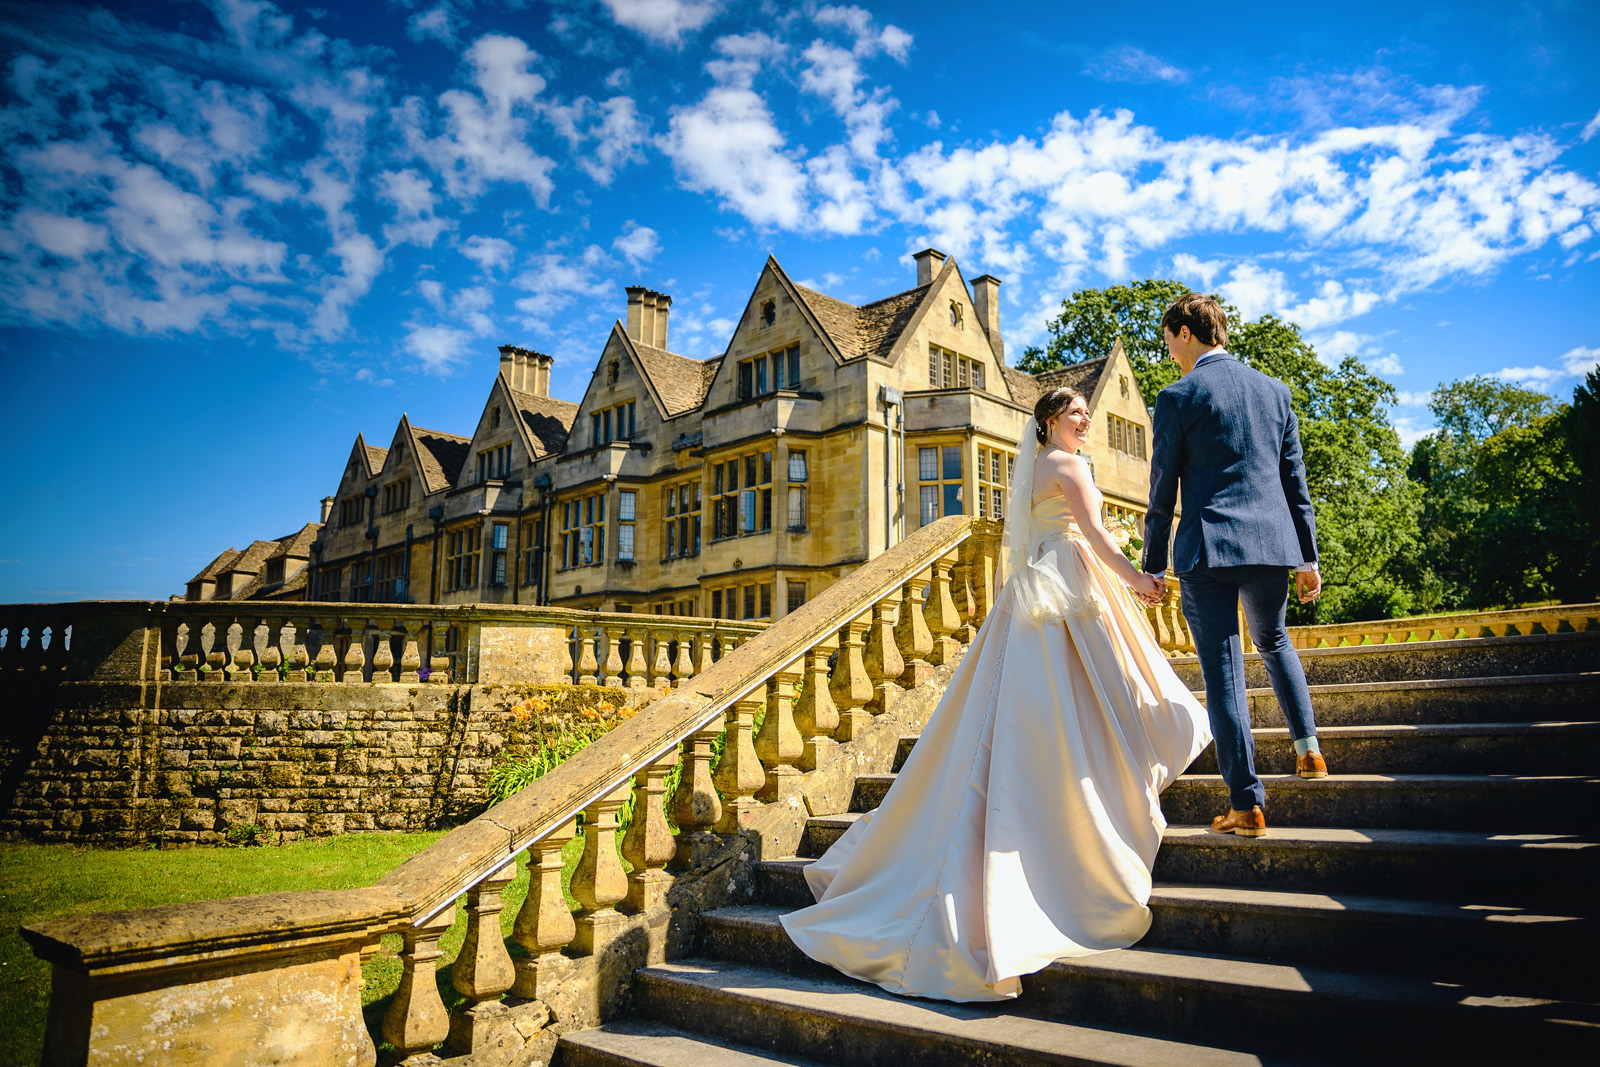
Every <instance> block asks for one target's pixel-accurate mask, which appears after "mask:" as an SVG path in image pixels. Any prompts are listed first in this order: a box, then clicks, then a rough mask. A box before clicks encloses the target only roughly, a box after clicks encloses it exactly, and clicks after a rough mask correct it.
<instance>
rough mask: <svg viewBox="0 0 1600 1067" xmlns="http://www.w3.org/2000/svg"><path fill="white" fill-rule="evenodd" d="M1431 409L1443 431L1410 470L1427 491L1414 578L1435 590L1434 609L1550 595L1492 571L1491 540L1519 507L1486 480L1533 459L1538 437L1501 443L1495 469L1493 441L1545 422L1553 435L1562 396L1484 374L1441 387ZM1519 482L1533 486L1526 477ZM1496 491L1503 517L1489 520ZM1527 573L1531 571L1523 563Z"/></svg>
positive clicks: (1543, 427) (1430, 602)
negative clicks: (1513, 459)
mask: <svg viewBox="0 0 1600 1067" xmlns="http://www.w3.org/2000/svg"><path fill="white" fill-rule="evenodd" d="M1428 407H1429V410H1431V411H1432V412H1433V414H1434V417H1435V418H1436V419H1438V421H1439V429H1438V431H1437V432H1436V433H1434V434H1432V435H1430V436H1428V437H1425V438H1423V439H1422V440H1420V441H1418V442H1417V443H1416V445H1415V446H1413V448H1412V451H1411V463H1410V470H1409V473H1410V475H1411V477H1412V479H1413V480H1415V481H1416V482H1418V483H1419V484H1420V485H1421V486H1422V487H1423V490H1424V493H1423V505H1422V516H1421V529H1422V539H1421V542H1420V544H1419V547H1418V551H1417V553H1416V554H1415V556H1414V558H1413V559H1412V560H1411V561H1410V562H1409V567H1408V568H1407V569H1408V571H1409V576H1410V578H1411V584H1412V585H1413V587H1415V588H1419V589H1426V590H1429V591H1430V595H1429V596H1427V597H1426V598H1425V600H1426V606H1427V607H1429V608H1438V607H1448V608H1456V607H1484V606H1488V605H1491V604H1500V603H1507V602H1509V601H1510V600H1516V599H1525V598H1527V597H1528V596H1534V597H1538V596H1540V595H1546V596H1547V595H1549V594H1548V591H1546V592H1545V593H1543V594H1540V593H1537V592H1535V588H1536V587H1538V588H1543V586H1542V585H1540V584H1539V582H1537V581H1534V580H1533V579H1527V580H1519V581H1518V582H1515V583H1508V582H1507V581H1505V580H1502V579H1501V578H1500V577H1496V576H1491V575H1490V573H1489V571H1488V570H1486V569H1485V566H1486V563H1487V561H1488V559H1489V555H1490V554H1489V552H1488V549H1487V546H1486V544H1485V542H1484V540H1483V539H1484V538H1485V537H1496V538H1498V537H1500V536H1501V535H1502V534H1503V533H1504V532H1505V528H1504V527H1503V525H1502V524H1503V523H1504V522H1506V521H1508V517H1509V516H1510V515H1511V514H1512V513H1513V512H1514V511H1515V510H1516V508H1515V507H1514V506H1513V505H1512V504H1511V503H1510V499H1509V498H1508V497H1506V496H1505V495H1504V494H1503V493H1501V494H1498V495H1497V494H1496V493H1495V492H1494V488H1495V487H1493V486H1490V485H1488V484H1486V482H1485V479H1486V478H1491V477H1492V478H1499V477H1505V476H1506V475H1507V474H1508V473H1509V468H1508V464H1509V463H1510V460H1509V459H1508V457H1509V456H1511V455H1512V454H1522V455H1524V456H1525V457H1526V456H1527V454H1528V449H1529V447H1530V442H1529V441H1528V440H1527V439H1525V438H1524V437H1522V436H1521V435H1520V434H1519V435H1518V436H1517V439H1516V441H1515V442H1513V441H1512V440H1511V439H1509V438H1508V439H1505V440H1503V441H1501V443H1500V444H1499V445H1497V446H1496V447H1497V452H1496V459H1495V462H1494V464H1493V466H1494V473H1493V474H1491V473H1490V472H1489V470H1488V469H1487V468H1486V467H1485V466H1484V463H1483V458H1484V457H1483V449H1484V446H1485V443H1486V442H1488V441H1490V440H1494V439H1497V438H1501V437H1502V436H1503V435H1505V434H1507V433H1509V432H1512V431H1521V430H1525V429H1528V428H1530V427H1534V426H1538V427H1540V429H1539V431H1538V435H1544V434H1546V433H1548V432H1549V431H1550V430H1551V429H1552V428H1553V426H1554V424H1552V423H1549V422H1548V421H1546V420H1548V419H1549V417H1550V416H1552V415H1553V414H1554V413H1555V410H1556V406H1555V402H1554V401H1553V400H1552V399H1551V398H1550V397H1548V396H1546V395H1545V394H1544V393H1540V392H1537V391H1535V390H1532V389H1524V388H1523V387H1521V386H1519V385H1514V384H1512V383H1511V382H1507V381H1502V380H1501V379H1499V378H1494V377H1491V376H1489V375H1478V376H1477V377H1473V378H1466V379H1463V380H1461V381H1457V382H1451V383H1450V384H1448V385H1442V386H1440V387H1439V388H1438V389H1436V390H1434V393H1433V398H1432V400H1431V401H1430V402H1429V404H1428ZM1516 484H1517V485H1518V486H1519V487H1520V488H1521V489H1522V490H1526V489H1527V488H1528V483H1527V482H1526V481H1518V482H1517V483H1516ZM1491 497H1492V498H1493V499H1494V500H1495V501H1496V503H1495V505H1494V506H1495V507H1496V508H1497V513H1498V515H1499V518H1497V519H1496V520H1495V521H1494V522H1493V523H1491V524H1489V525H1487V526H1486V525H1484V519H1485V515H1486V513H1487V512H1488V510H1489V509H1490V506H1491ZM1529 566H1531V564H1530V565H1529ZM1535 570H1536V571H1538V570H1539V569H1538V568H1535ZM1519 573H1524V574H1527V573H1530V572H1529V571H1528V568H1527V567H1523V568H1522V570H1521V571H1520V572H1519ZM1540 573H1542V571H1540ZM1513 589H1515V590H1520V592H1518V593H1515V594H1514V593H1513Z"/></svg>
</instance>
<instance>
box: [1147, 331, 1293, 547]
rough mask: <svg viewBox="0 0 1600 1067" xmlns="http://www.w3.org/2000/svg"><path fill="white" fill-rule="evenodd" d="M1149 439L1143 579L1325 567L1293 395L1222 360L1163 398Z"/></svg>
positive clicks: (1221, 356)
mask: <svg viewBox="0 0 1600 1067" xmlns="http://www.w3.org/2000/svg"><path fill="white" fill-rule="evenodd" d="M1154 419H1155V426H1154V429H1153V432H1152V434H1151V437H1152V441H1151V455H1150V511H1149V514H1148V515H1147V516H1146V518H1145V535H1144V546H1145V547H1144V564H1143V566H1144V570H1145V571H1146V572H1148V573H1151V574H1160V573H1162V572H1163V571H1165V570H1166V569H1167V562H1168V561H1167V542H1168V537H1169V535H1170V533H1171V530H1172V512H1173V507H1174V505H1175V504H1176V502H1177V500H1178V495H1179V490H1180V487H1181V490H1182V494H1183V517H1182V518H1181V519H1179V520H1178V536H1177V538H1176V539H1174V540H1173V542H1172V561H1171V562H1172V569H1173V570H1174V571H1176V572H1177V573H1178V574H1183V573H1185V572H1187V571H1191V570H1193V569H1194V568H1195V567H1197V566H1199V565H1201V564H1202V563H1204V564H1205V565H1206V566H1209V567H1238V566H1245V565H1256V566H1272V567H1297V566H1299V565H1300V564H1302V563H1314V562H1316V559H1317V525H1316V519H1315V517H1314V516H1313V515H1312V512H1311V496H1310V494H1309V493H1308V492H1307V491H1306V469H1305V461H1304V459H1303V458H1302V456H1301V454H1300V429H1299V421H1298V420H1297V419H1296V418H1295V415H1294V412H1293V411H1292V410H1290V407H1289V387H1288V386H1286V385H1284V384H1283V383H1282V382H1280V381H1278V379H1276V378H1272V377H1269V376H1267V375H1265V374H1262V373H1261V372H1260V371H1258V370H1254V369H1252V368H1250V367H1247V366H1245V365H1244V364H1243V363H1240V362H1239V361H1238V360H1237V359H1235V358H1234V357H1233V356H1231V355H1229V354H1227V353H1225V352H1219V353H1217V354H1216V355H1213V356H1210V357H1208V358H1205V359H1204V360H1203V361H1202V362H1201V363H1199V364H1197V365H1196V366H1195V368H1194V370H1192V371H1190V372H1189V373H1188V374H1186V375H1184V376H1183V377H1182V378H1181V379H1179V380H1178V381H1176V382H1174V383H1173V384H1172V385H1169V386H1167V387H1166V388H1165V389H1163V390H1161V392H1160V394H1159V395H1158V396H1157V397H1156V410H1155V416H1154Z"/></svg>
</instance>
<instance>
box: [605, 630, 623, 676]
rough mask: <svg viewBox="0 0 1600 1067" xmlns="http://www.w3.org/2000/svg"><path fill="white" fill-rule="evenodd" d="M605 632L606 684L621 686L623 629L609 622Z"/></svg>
mask: <svg viewBox="0 0 1600 1067" xmlns="http://www.w3.org/2000/svg"><path fill="white" fill-rule="evenodd" d="M605 634H606V637H605V641H606V644H605V648H606V674H605V678H606V685H609V686H616V687H619V688H620V687H621V685H622V631H621V630H620V629H619V628H618V627H617V626H616V624H614V623H607V624H606V629H605Z"/></svg>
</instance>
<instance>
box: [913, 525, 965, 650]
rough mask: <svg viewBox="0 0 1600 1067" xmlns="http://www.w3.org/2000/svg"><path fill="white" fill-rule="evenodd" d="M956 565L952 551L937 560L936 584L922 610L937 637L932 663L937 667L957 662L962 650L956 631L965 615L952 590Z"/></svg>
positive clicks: (932, 632)
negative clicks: (961, 613) (952, 576)
mask: <svg viewBox="0 0 1600 1067" xmlns="http://www.w3.org/2000/svg"><path fill="white" fill-rule="evenodd" d="M955 565H956V556H955V555H954V554H953V553H952V554H951V555H948V556H942V557H940V558H939V559H937V560H934V563H933V585H932V587H931V588H930V589H929V590H928V603H927V606H926V607H924V608H923V610H922V618H923V621H924V622H926V623H927V624H928V633H929V635H930V636H931V637H932V639H933V653H932V654H931V655H930V656H929V657H928V662H930V663H932V664H934V665H935V666H941V667H942V666H945V665H947V664H950V663H954V662H955V659H956V656H957V655H958V654H959V653H960V651H961V642H960V641H957V640H956V638H955V634H956V632H957V631H958V630H960V629H961V615H960V614H959V613H958V612H957V611H956V600H955V597H954V596H952V595H951V593H950V571H951V568H953V567H954V566H955Z"/></svg>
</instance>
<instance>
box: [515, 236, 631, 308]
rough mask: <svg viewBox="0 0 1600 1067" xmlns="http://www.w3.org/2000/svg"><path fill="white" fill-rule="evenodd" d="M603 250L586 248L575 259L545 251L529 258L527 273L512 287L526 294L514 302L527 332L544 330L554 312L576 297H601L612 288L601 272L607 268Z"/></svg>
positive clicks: (609, 262)
mask: <svg viewBox="0 0 1600 1067" xmlns="http://www.w3.org/2000/svg"><path fill="white" fill-rule="evenodd" d="M611 265H612V264H611V261H610V259H609V257H608V256H607V255H606V253H605V251H604V250H603V249H601V248H600V247H599V246H598V245H589V246H588V247H587V248H585V249H584V250H583V251H582V252H580V253H578V255H576V256H566V255H563V254H562V253H561V252H559V251H548V252H544V253H542V254H540V255H537V256H535V257H533V260H532V261H531V263H530V264H529V268H528V270H526V271H525V272H523V273H522V274H521V275H519V276H518V277H517V278H516V279H515V280H514V281H513V284H514V285H516V287H517V288H519V289H522V290H525V291H526V292H527V293H528V294H529V295H528V296H525V297H523V298H522V299H520V300H518V301H517V302H516V307H517V310H518V311H520V312H522V313H523V316H524V318H523V325H524V326H525V327H526V328H528V329H547V328H548V326H549V323H550V320H551V318H552V317H553V316H554V315H555V313H556V312H558V311H562V310H564V309H566V308H567V307H569V306H571V305H572V303H573V302H574V301H576V300H577V299H579V298H580V297H592V298H596V299H598V298H601V297H604V296H606V295H608V294H610V293H611V292H612V290H613V289H614V288H615V285H614V283H613V282H612V281H611V279H609V278H607V277H604V276H603V275H602V273H601V272H602V271H604V270H606V269H607V268H608V267H609V266H611Z"/></svg>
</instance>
